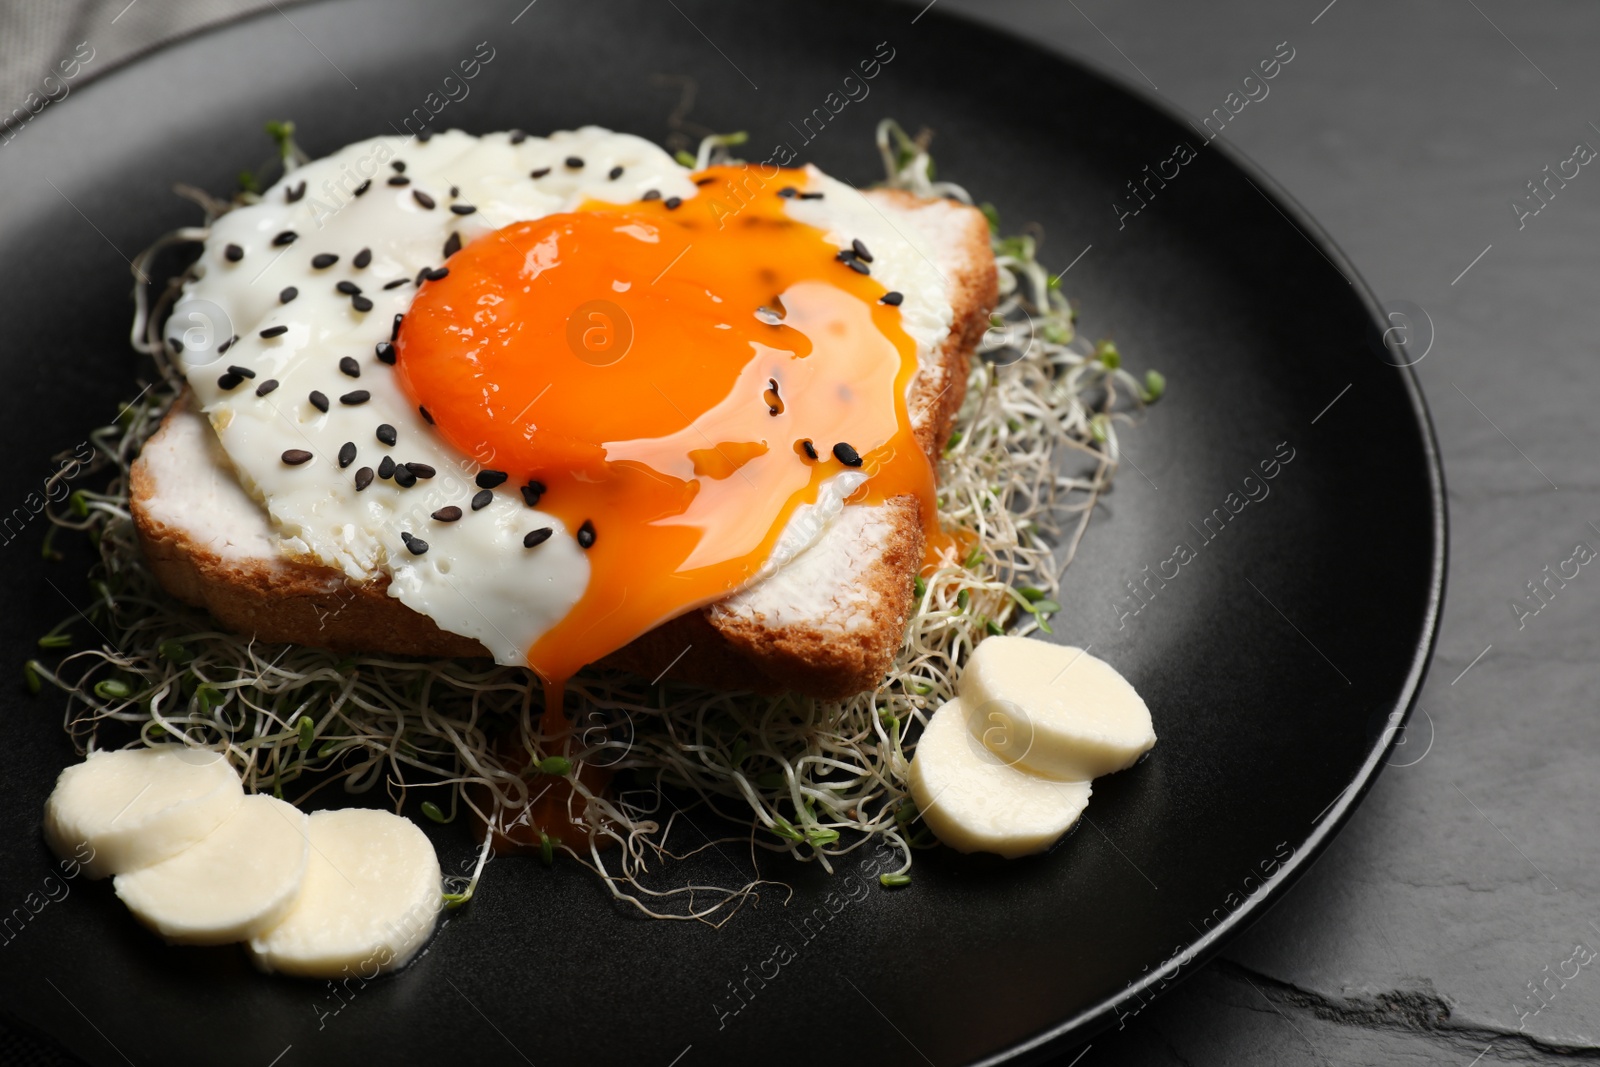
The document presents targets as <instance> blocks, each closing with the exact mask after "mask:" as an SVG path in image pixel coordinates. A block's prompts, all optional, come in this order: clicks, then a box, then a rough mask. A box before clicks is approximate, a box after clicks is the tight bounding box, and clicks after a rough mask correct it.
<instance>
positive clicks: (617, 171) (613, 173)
mask: <svg viewBox="0 0 1600 1067" xmlns="http://www.w3.org/2000/svg"><path fill="white" fill-rule="evenodd" d="M606 177H607V178H610V179H611V180H612V181H616V180H617V179H618V178H620V177H622V168H621V167H612V168H611V170H610V172H609V173H607V174H606Z"/></svg>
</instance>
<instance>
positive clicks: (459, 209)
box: [450, 204, 478, 215]
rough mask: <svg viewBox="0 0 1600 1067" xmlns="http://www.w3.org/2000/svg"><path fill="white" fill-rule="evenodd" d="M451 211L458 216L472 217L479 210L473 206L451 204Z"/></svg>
mask: <svg viewBox="0 0 1600 1067" xmlns="http://www.w3.org/2000/svg"><path fill="white" fill-rule="evenodd" d="M450 210H451V211H453V212H455V213H456V214H457V215H470V214H472V213H473V212H474V211H476V210H478V209H477V208H475V207H473V206H472V205H471V204H451V205H450Z"/></svg>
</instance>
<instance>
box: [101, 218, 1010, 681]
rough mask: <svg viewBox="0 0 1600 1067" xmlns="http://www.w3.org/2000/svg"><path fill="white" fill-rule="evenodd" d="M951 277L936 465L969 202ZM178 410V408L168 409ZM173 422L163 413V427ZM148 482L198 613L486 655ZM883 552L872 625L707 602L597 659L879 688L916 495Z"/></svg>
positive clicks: (967, 316)
mask: <svg viewBox="0 0 1600 1067" xmlns="http://www.w3.org/2000/svg"><path fill="white" fill-rule="evenodd" d="M874 195H875V196H877V197H882V198H884V200H885V201H887V202H888V203H892V204H893V205H894V206H895V207H898V208H901V209H903V210H906V211H912V212H914V211H916V210H919V209H922V208H926V207H929V206H931V205H930V204H929V202H927V201H924V200H921V199H919V198H917V197H915V196H913V195H911V194H909V193H903V192H879V193H875V194H874ZM937 203H938V206H939V208H940V209H941V210H951V211H956V212H965V213H967V214H968V215H969V216H970V217H964V218H963V226H964V231H965V232H964V233H963V234H962V236H961V238H960V239H959V240H958V241H957V242H956V248H955V249H954V250H953V251H954V253H955V254H954V255H953V256H952V259H954V260H956V261H958V262H959V263H960V264H961V269H960V270H958V271H956V273H955V276H953V277H949V278H948V279H947V281H948V282H949V285H950V294H949V295H950V300H951V305H952V307H953V308H954V310H955V319H954V321H953V322H952V324H951V329H950V333H949V335H948V336H947V337H946V339H945V342H944V344H943V346H942V347H941V348H940V350H939V352H938V353H937V357H938V358H937V359H936V360H934V361H932V366H930V367H926V368H923V370H922V371H921V372H920V373H919V374H918V376H917V379H916V381H915V382H914V383H913V386H912V393H911V396H910V398H909V413H910V416H911V421H912V424H913V428H914V430H915V432H916V435H917V440H918V443H919V444H920V445H921V446H922V448H923V449H924V451H925V452H927V454H928V456H929V457H930V459H933V460H934V461H937V457H938V455H939V453H940V451H941V450H942V448H943V446H944V443H945V441H946V439H947V438H948V437H949V434H950V430H951V427H952V424H953V422H954V420H955V416H956V413H957V411H959V409H960V407H961V402H962V400H963V398H964V397H965V394H966V382H967V371H968V359H969V355H970V353H971V352H972V351H973V349H974V347H975V346H976V345H977V343H978V340H979V338H980V337H981V336H982V335H983V332H984V330H985V329H987V328H988V319H989V312H990V310H991V309H992V308H993V307H994V306H995V303H996V301H997V299H998V292H997V279H996V274H995V270H994V261H993V258H992V256H991V254H990V251H989V237H988V226H987V223H986V222H985V221H984V219H983V217H982V215H980V214H979V213H978V212H976V211H974V210H972V209H970V208H962V207H959V206H957V205H950V204H946V203H944V202H937ZM175 407H176V406H175ZM171 417H172V414H171V413H170V412H169V414H168V419H169V420H170V419H171ZM155 493H156V486H155V480H154V476H153V475H152V473H151V471H150V469H149V466H148V464H147V463H146V462H145V459H144V457H143V456H141V457H140V458H139V459H138V460H136V461H135V462H134V464H133V469H132V473H131V478H130V492H129V498H130V510H131V511H132V513H133V519H134V523H135V526H136V528H137V529H138V532H139V537H140V541H141V543H142V545H143V547H144V551H145V555H146V558H147V559H148V561H149V564H150V567H151V570H152V572H153V573H154V574H155V576H156V579H157V580H158V581H159V582H160V583H161V585H162V586H163V587H164V588H165V589H166V590H167V591H168V592H169V593H171V594H172V595H173V596H175V597H177V598H178V599H180V600H182V601H184V602H186V603H189V604H193V605H195V606H197V607H203V608H205V609H206V610H207V611H209V612H210V613H211V614H212V615H213V616H214V617H215V618H216V619H217V621H218V622H220V623H221V624H222V625H223V626H225V627H227V628H228V629H231V630H236V631H239V632H241V633H251V634H254V635H256V636H257V637H258V638H260V639H261V640H264V641H283V642H295V643H298V644H308V645H316V646H320V647H325V648H330V649H334V650H336V651H341V652H385V653H392V654H398V655H412V656H430V657H487V656H488V651H487V650H486V649H485V648H484V647H483V646H482V645H481V644H479V643H478V642H477V641H475V640H473V639H471V638H467V637H462V636H460V635H458V634H452V633H448V632H446V631H444V630H441V629H440V628H439V627H438V625H437V624H435V623H434V621H433V620H432V619H430V618H428V617H427V616H425V615H422V614H419V613H418V612H415V611H412V610H411V609H410V608H408V607H406V606H405V605H404V604H403V603H401V602H400V601H399V600H398V599H396V598H394V597H391V596H389V595H388V584H389V583H388V579H387V577H385V576H379V577H377V578H374V579H372V580H370V581H355V580H352V579H349V578H347V577H346V576H345V575H344V574H342V573H341V572H339V571H337V570H335V569H333V568H330V567H325V566H321V565H319V564H316V563H311V562H305V561H298V560H290V559H287V558H272V559H255V558H251V559H240V558H237V557H233V558H223V557H222V556H221V555H219V554H218V553H216V552H215V551H213V550H212V549H210V548H209V547H208V546H206V545H205V544H202V543H200V542H199V541H198V540H196V539H195V538H194V537H193V536H191V534H190V532H189V531H187V530H185V529H183V528H181V527H177V526H174V525H171V524H168V523H166V522H163V521H161V520H160V519H159V518H158V517H156V515H154V514H153V513H152V509H151V507H150V506H149V505H150V502H151V501H152V500H153V499H154V496H155ZM881 510H882V511H883V513H884V515H883V522H885V523H887V526H888V528H887V530H883V531H880V532H883V534H884V538H883V546H882V551H881V552H880V554H879V556H878V558H877V559H875V560H874V561H872V563H871V565H870V566H869V567H868V568H867V570H866V572H865V573H862V574H859V575H856V576H855V578H856V582H857V586H858V589H860V590H861V591H862V593H863V594H864V595H865V598H866V600H867V601H868V606H867V609H866V610H867V611H868V612H869V613H870V624H868V625H864V626H859V627H853V628H852V629H851V630H850V631H849V632H847V633H839V632H835V631H832V630H821V629H817V628H815V627H805V626H796V625H782V626H775V625H769V624H768V623H767V621H766V620H765V619H764V618H762V617H760V616H759V615H752V614H751V613H749V612H739V611H734V610H729V609H728V608H727V607H726V604H725V603H718V604H712V605H709V606H707V607H704V608H701V609H699V610H695V611H690V612H686V613H685V614H683V615H681V616H679V617H677V618H675V619H671V620H669V621H667V622H665V623H663V624H662V625H661V626H658V627H656V628H655V629H654V630H652V631H650V632H649V633H647V634H644V635H642V636H640V637H639V638H637V639H635V640H634V641H633V642H631V643H630V644H628V645H627V646H625V647H623V648H621V649H618V650H617V651H616V652H613V653H611V654H610V655H608V656H606V657H605V658H604V659H603V660H601V664H602V665H605V666H615V667H621V668H625V669H627V670H630V671H633V672H634V673H637V674H640V675H642V676H643V677H646V678H657V677H659V676H661V675H662V674H663V673H665V672H669V671H670V677H672V678H673V679H675V680H679V681H691V682H698V683H703V684H707V685H711V686H714V687H716V688H718V689H723V690H750V691H757V692H775V691H779V690H782V689H792V690H795V691H796V692H800V693H803V694H806V695H809V696H815V697H820V698H826V699H836V698H842V697H846V696H849V695H852V694H855V693H858V692H861V691H863V690H868V689H873V688H875V687H876V686H877V685H879V684H880V683H881V682H882V681H883V678H884V674H885V672H886V671H887V670H888V667H889V665H890V663H892V662H893V660H894V656H895V653H896V652H897V651H898V649H899V647H900V641H901V637H902V635H903V634H904V632H905V625H906V620H907V617H908V616H909V614H910V610H911V601H912V589H911V587H912V580H913V578H914V576H915V575H916V573H917V570H918V569H919V568H920V566H921V563H922V557H923V547H924V542H923V532H922V529H923V528H922V521H921V516H920V514H919V511H920V508H919V502H918V500H917V499H916V498H915V497H911V496H902V497H895V498H893V499H892V500H890V501H888V502H886V504H885V505H883V507H882V509H881Z"/></svg>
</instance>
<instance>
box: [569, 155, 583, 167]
mask: <svg viewBox="0 0 1600 1067" xmlns="http://www.w3.org/2000/svg"><path fill="white" fill-rule="evenodd" d="M566 164H567V166H569V167H571V168H572V169H573V170H577V169H578V168H580V167H582V166H583V157H582V156H568V157H567V158H566Z"/></svg>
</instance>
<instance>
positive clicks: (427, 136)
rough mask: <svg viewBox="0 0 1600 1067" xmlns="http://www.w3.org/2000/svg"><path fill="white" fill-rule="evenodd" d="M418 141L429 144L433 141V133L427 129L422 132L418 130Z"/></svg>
mask: <svg viewBox="0 0 1600 1067" xmlns="http://www.w3.org/2000/svg"><path fill="white" fill-rule="evenodd" d="M417 140H419V141H421V142H422V143H423V144H427V143H428V142H429V141H431V140H433V131H432V130H430V129H427V128H426V127H424V128H423V129H421V130H418V131H417Z"/></svg>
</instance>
